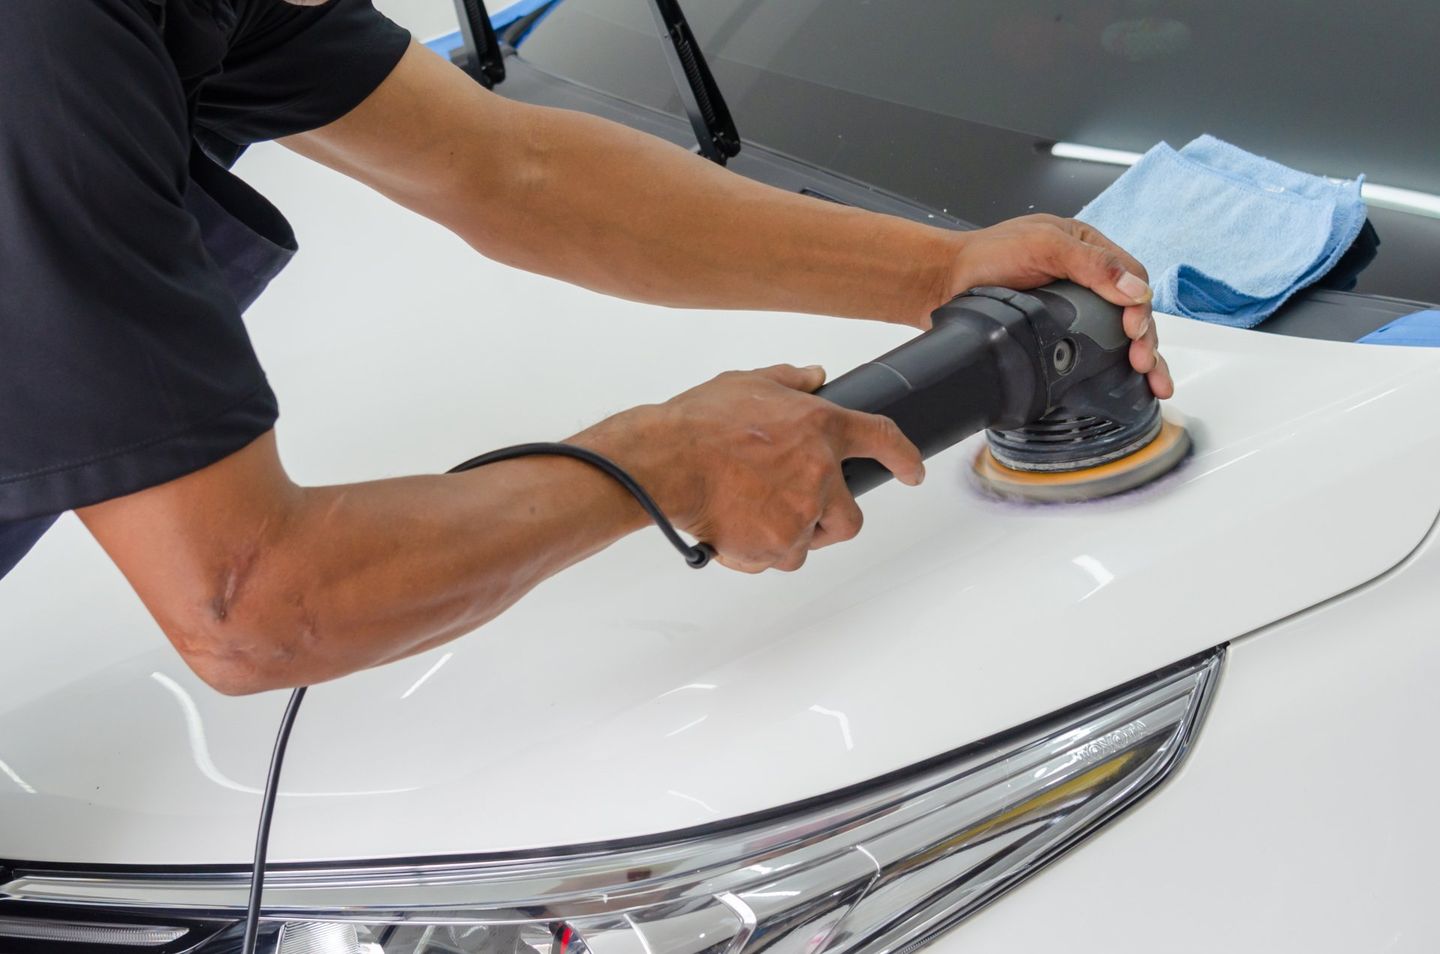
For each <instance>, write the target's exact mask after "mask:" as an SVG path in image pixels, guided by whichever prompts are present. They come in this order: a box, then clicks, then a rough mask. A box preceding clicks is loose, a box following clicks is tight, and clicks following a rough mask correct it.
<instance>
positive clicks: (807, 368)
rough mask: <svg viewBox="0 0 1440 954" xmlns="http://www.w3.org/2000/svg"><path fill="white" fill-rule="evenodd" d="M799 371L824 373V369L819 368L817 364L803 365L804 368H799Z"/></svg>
mask: <svg viewBox="0 0 1440 954" xmlns="http://www.w3.org/2000/svg"><path fill="white" fill-rule="evenodd" d="M800 370H801V371H820V372H824V370H825V369H824V368H823V367H821V366H820V365H818V364H807V365H805V367H803V368H801V369H800Z"/></svg>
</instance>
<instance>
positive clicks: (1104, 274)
mask: <svg viewBox="0 0 1440 954" xmlns="http://www.w3.org/2000/svg"><path fill="white" fill-rule="evenodd" d="M962 239H963V242H964V244H963V246H962V248H961V251H960V254H959V255H958V256H957V258H956V260H955V269H954V274H953V276H952V279H951V285H950V288H951V292H950V294H951V295H952V296H954V295H958V294H960V293H962V292H964V291H965V290H966V289H969V288H974V287H976V286H977V285H1002V286H1004V287H1006V288H1018V289H1026V288H1038V287H1039V286H1041V285H1045V284H1048V283H1050V282H1052V281H1055V280H1056V279H1060V278H1067V279H1069V280H1070V281H1073V282H1075V283H1077V284H1080V285H1084V286H1085V287H1087V288H1089V289H1090V290H1091V291H1093V292H1095V293H1096V294H1097V295H1099V296H1100V297H1101V298H1104V299H1105V300H1106V301H1108V302H1110V303H1111V304H1113V305H1120V306H1123V307H1124V309H1125V314H1124V322H1125V333H1126V334H1127V335H1129V337H1130V339H1131V342H1132V344H1131V345H1130V364H1131V365H1132V366H1133V367H1134V368H1135V370H1136V371H1139V372H1140V373H1141V374H1143V375H1145V376H1146V377H1147V378H1148V379H1149V381H1150V390H1151V391H1153V392H1155V396H1156V397H1158V398H1168V397H1170V396H1171V395H1172V394H1174V393H1175V383H1174V382H1173V381H1172V380H1171V379H1170V368H1169V366H1168V365H1167V364H1166V363H1165V359H1164V358H1163V357H1161V355H1160V351H1159V342H1158V340H1157V338H1156V335H1155V320H1154V316H1153V315H1152V314H1151V313H1150V286H1149V285H1148V284H1147V282H1148V281H1149V277H1150V276H1149V275H1148V274H1147V273H1146V271H1145V266H1143V265H1141V264H1140V263H1139V262H1138V261H1136V260H1135V259H1134V258H1133V257H1131V255H1130V254H1129V253H1128V252H1126V251H1125V250H1124V249H1122V248H1121V247H1120V246H1118V245H1116V244H1115V243H1114V242H1112V241H1110V240H1109V239H1108V238H1106V237H1105V236H1104V235H1102V234H1100V232H1099V231H1098V230H1096V229H1094V228H1092V227H1091V226H1089V225H1086V224H1085V223H1084V222H1078V221H1076V220H1075V219H1062V218H1058V217H1057V216H1053V215H1027V216H1024V217H1022V218H1018V219H1011V220H1009V221H1008V222H1001V223H1000V224H999V225H993V226H991V227H990V228H988V229H979V230H977V231H974V232H967V233H964V234H963V236H962Z"/></svg>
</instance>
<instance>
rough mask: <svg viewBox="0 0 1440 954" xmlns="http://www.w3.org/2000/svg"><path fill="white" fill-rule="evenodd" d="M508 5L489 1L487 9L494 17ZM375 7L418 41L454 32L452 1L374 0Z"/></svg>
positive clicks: (507, 2) (499, 1) (502, 0)
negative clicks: (413, 35)
mask: <svg viewBox="0 0 1440 954" xmlns="http://www.w3.org/2000/svg"><path fill="white" fill-rule="evenodd" d="M509 4H510V0H488V2H487V3H486V6H487V7H488V8H489V9H490V12H491V13H495V12H497V11H499V10H503V9H504V8H505V7H507V6H509ZM375 6H376V8H378V9H379V10H380V11H381V12H382V13H384V14H385V15H386V16H387V17H389V18H390V19H392V20H394V21H395V22H396V23H398V24H400V25H401V26H403V27H405V28H406V29H408V30H409V31H410V32H411V33H413V34H415V38H416V39H417V40H421V41H424V40H430V39H434V38H435V37H437V36H444V35H445V34H446V33H450V32H452V31H454V30H455V29H457V27H456V23H457V20H456V18H455V4H454V3H452V2H451V0H375Z"/></svg>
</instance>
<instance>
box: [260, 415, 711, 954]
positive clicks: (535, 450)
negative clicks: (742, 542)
mask: <svg viewBox="0 0 1440 954" xmlns="http://www.w3.org/2000/svg"><path fill="white" fill-rule="evenodd" d="M542 456H543V457H571V458H574V459H575V460H580V461H584V462H585V463H587V464H589V465H590V466H592V467H595V468H597V469H599V470H601V471H604V472H605V473H606V474H609V475H610V476H611V477H612V478H614V479H615V481H616V482H617V483H619V484H620V486H622V487H624V488H625V489H626V490H628V491H629V492H630V495H631V496H632V497H634V498H635V499H636V501H638V502H639V504H640V506H641V507H642V508H644V510H645V512H646V513H647V514H649V515H650V519H651V520H653V521H655V525H656V526H658V527H659V528H660V532H661V533H663V534H665V539H667V540H669V541H670V544H671V546H673V547H674V548H675V549H676V550H678V551H680V555H681V556H683V557H684V558H685V562H686V563H688V564H690V565H691V566H692V567H694V568H695V569H697V570H698V569H700V568H701V567H703V566H704V565H705V564H707V563H709V562H710V558H711V557H713V556H714V555H715V551H714V550H713V549H711V548H710V546H709V545H708V544H704V543H697V544H695V545H694V546H691V545H690V544H688V543H686V542H685V541H684V540H683V539H682V538H681V537H680V534H679V533H677V532H676V531H675V525H674V524H672V523H671V522H670V520H669V518H667V517H666V516H665V513H664V511H662V510H661V509H660V506H659V505H658V504H656V503H655V498H653V497H651V496H650V494H649V493H647V492H646V491H645V488H644V487H641V486H640V483H639V482H638V481H637V480H636V479H635V478H634V477H631V476H630V475H629V474H627V473H626V472H625V471H624V470H622V469H621V468H620V466H619V465H618V464H616V463H615V462H614V461H612V460H610V459H609V458H608V457H605V456H603V455H601V454H597V453H595V452H594V451H592V450H586V449H585V448H583V447H576V446H575V445H573V444H557V443H535V444H516V445H514V446H513V447H502V448H500V449H499V450H493V451H490V452H489V453H487V454H481V455H480V456H479V457H472V458H470V459H469V460H467V461H465V463H463V464H459V465H457V466H455V467H452V468H450V470H448V471H446V473H450V474H458V473H461V472H462V471H467V470H474V469H475V468H476V467H484V466H485V465H486V464H495V463H499V462H500V461H502V460H514V459H515V458H517V457H542ZM306 688H308V687H306V686H301V687H300V688H298V689H296V690H295V691H294V692H292V693H290V701H289V702H288V703H287V704H286V706H285V714H284V715H283V716H281V717H280V732H279V733H278V734H277V735H276V736H275V751H274V752H273V753H271V755H270V772H269V774H268V775H266V777H265V794H264V795H263V797H262V798H261V801H260V825H259V828H258V830H257V831H256V833H255V864H254V866H253V867H252V868H251V870H250V901H249V904H248V905H247V906H246V908H245V935H244V938H243V939H242V940H241V942H240V954H255V945H256V943H257V942H258V940H259V937H258V933H259V926H260V897H261V895H262V894H263V893H264V890H265V854H266V851H267V850H268V848H269V846H270V820H271V819H272V818H273V817H274V815H275V793H276V791H277V789H278V788H279V786H280V766H281V764H282V763H284V761H285V747H286V746H287V745H288V744H289V742H290V730H291V729H292V728H293V727H294V725H295V714H296V713H298V712H299V711H300V703H301V702H303V701H304V699H305V690H306Z"/></svg>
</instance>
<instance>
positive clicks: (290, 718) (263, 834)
mask: <svg viewBox="0 0 1440 954" xmlns="http://www.w3.org/2000/svg"><path fill="white" fill-rule="evenodd" d="M307 688H308V687H307V686H301V687H300V688H299V689H296V690H295V691H294V692H292V693H290V701H289V703H287V704H286V706H285V714H284V715H283V716H281V717H280V733H279V734H278V735H277V736H275V751H274V752H272V753H271V754H270V774H268V775H266V776H265V795H264V796H263V797H262V798H261V801H260V828H259V830H258V831H256V832H255V866H254V867H253V868H252V869H251V870H250V904H249V905H248V906H247V907H246V909H245V937H244V940H242V941H241V942H240V950H241V951H243V952H244V954H255V942H256V931H257V930H258V928H259V926H260V894H261V892H262V891H263V890H264V888H265V851H266V849H267V848H269V846H270V819H271V817H272V816H274V814H275V790H276V788H277V787H279V785H280V763H282V762H284V761H285V746H286V745H288V744H289V743H290V729H291V727H292V726H294V725H295V713H297V712H299V711H300V703H301V702H303V701H304V700H305V690H306V689H307Z"/></svg>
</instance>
